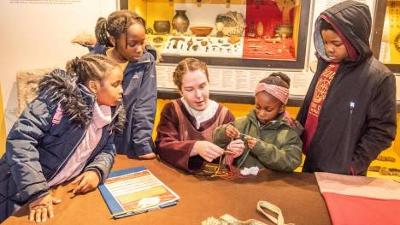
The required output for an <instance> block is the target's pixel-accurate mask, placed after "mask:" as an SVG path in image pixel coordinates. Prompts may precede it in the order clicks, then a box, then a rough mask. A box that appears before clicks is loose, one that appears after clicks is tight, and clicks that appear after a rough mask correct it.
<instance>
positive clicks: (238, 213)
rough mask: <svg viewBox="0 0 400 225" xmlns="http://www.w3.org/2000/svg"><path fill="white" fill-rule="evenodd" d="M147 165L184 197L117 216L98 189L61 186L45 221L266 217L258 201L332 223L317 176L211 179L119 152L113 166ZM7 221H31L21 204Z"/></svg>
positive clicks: (315, 223)
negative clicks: (52, 213) (84, 191)
mask: <svg viewBox="0 0 400 225" xmlns="http://www.w3.org/2000/svg"><path fill="white" fill-rule="evenodd" d="M136 166H145V167H147V168H149V169H150V170H151V171H152V172H153V173H154V175H156V176H157V177H158V178H159V179H160V180H162V181H163V182H164V183H165V184H167V185H168V186H169V187H170V188H171V189H172V190H174V191H175V192H176V193H177V194H178V195H179V196H180V198H181V200H180V201H179V202H178V204H177V205H176V206H173V207H169V208H165V209H162V210H155V211H151V212H148V213H144V214H139V215H135V216H129V217H125V218H122V219H118V220H114V219H112V218H111V214H110V212H109V211H108V208H107V206H106V204H105V202H104V201H103V199H102V197H101V195H100V192H99V191H98V190H96V191H93V192H91V193H88V194H86V195H82V196H76V197H74V198H71V196H72V194H71V193H69V192H68V190H70V189H71V188H72V187H71V185H70V184H67V185H65V186H61V187H58V188H56V189H55V190H54V195H55V196H57V197H60V198H61V199H62V203H60V204H59V205H57V206H55V217H54V218H53V219H51V220H49V221H47V222H46V223H44V224H68V225H69V224H74V225H79V224H96V225H99V224H127V225H128V224H129V225H132V224H140V225H145V224H151V225H157V224H172V225H179V224H182V225H191V224H193V225H194V224H201V221H203V220H204V219H206V218H207V217H210V216H214V217H219V216H221V215H223V214H231V215H233V216H235V217H236V218H238V219H241V220H247V219H250V218H253V219H258V220H262V221H264V222H265V223H267V224H272V223H271V222H270V221H267V220H266V219H265V218H264V217H263V216H262V215H261V214H260V213H258V212H257V211H256V204H257V202H258V201H259V200H267V201H269V202H271V203H273V204H275V205H277V206H279V207H280V208H281V209H282V211H283V215H284V218H285V222H286V223H289V222H292V223H295V224H296V225H310V224H312V225H330V224H331V222H330V219H329V214H328V211H327V208H326V206H325V203H324V200H323V198H322V196H321V195H320V193H319V190H318V186H317V184H316V180H315V177H314V175H313V174H306V173H293V174H286V173H277V172H272V171H263V172H262V173H261V174H259V176H257V177H252V178H244V179H237V180H223V179H213V180H207V179H204V178H198V177H195V176H193V175H188V174H185V173H183V172H182V171H178V170H175V169H173V168H171V167H169V166H168V165H165V164H164V163H162V162H159V161H157V160H151V161H138V160H132V159H128V158H126V157H125V156H117V157H116V162H115V165H114V167H113V169H114V170H117V169H124V168H131V167H136ZM3 224H4V225H11V224H15V225H16V224H18V225H23V224H33V223H31V222H29V221H28V217H27V209H26V207H25V208H22V209H21V210H20V211H19V212H17V213H16V214H15V215H14V216H12V217H10V218H8V219H7V220H6V221H5V222H4V223H3Z"/></svg>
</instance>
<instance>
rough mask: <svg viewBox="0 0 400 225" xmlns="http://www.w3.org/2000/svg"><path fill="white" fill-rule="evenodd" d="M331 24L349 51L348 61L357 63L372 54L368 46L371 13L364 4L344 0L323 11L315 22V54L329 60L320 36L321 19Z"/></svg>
mask: <svg viewBox="0 0 400 225" xmlns="http://www.w3.org/2000/svg"><path fill="white" fill-rule="evenodd" d="M322 20H325V21H327V22H328V23H330V24H331V25H332V27H333V28H334V29H335V31H336V33H338V35H339V36H340V37H341V38H342V41H343V42H344V44H345V46H346V49H347V51H348V53H349V61H350V62H352V63H356V64H357V63H358V62H361V61H363V60H364V59H366V58H368V57H370V56H371V55H372V51H371V49H370V47H369V37H370V32H371V23H372V19H371V13H370V10H369V8H368V6H367V5H366V4H363V3H360V2H357V1H345V2H342V3H339V4H336V5H334V6H332V7H331V8H328V9H326V10H325V11H323V12H322V13H321V14H320V15H319V17H318V18H317V20H316V22H315V32H314V45H315V49H316V51H317V56H319V57H321V58H322V59H324V60H325V61H327V62H329V58H328V56H327V55H326V53H325V49H324V42H323V40H322V36H321V29H320V27H321V21H322Z"/></svg>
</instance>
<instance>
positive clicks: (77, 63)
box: [66, 54, 118, 84]
mask: <svg viewBox="0 0 400 225" xmlns="http://www.w3.org/2000/svg"><path fill="white" fill-rule="evenodd" d="M116 66H118V64H117V63H116V62H114V61H113V60H111V59H109V58H108V57H107V56H105V55H99V54H86V55H84V56H82V57H81V58H78V57H76V58H75V59H72V60H70V61H69V62H67V65H66V70H67V73H68V74H75V75H76V76H77V78H78V79H77V83H82V84H86V83H87V82H88V81H90V80H98V81H101V80H102V79H103V77H104V74H105V73H106V72H107V71H108V70H111V69H113V68H114V67H116Z"/></svg>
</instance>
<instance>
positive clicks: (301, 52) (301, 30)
mask: <svg viewBox="0 0 400 225" xmlns="http://www.w3.org/2000/svg"><path fill="white" fill-rule="evenodd" d="M143 1H145V0H143ZM160 1H170V2H173V0H160ZM196 1H197V2H199V3H201V0H196ZM226 2H228V3H229V2H230V0H226ZM120 8H121V9H129V0H120ZM299 10H300V16H299V22H298V26H299V27H298V33H297V35H298V36H297V46H296V49H295V52H296V56H295V59H288V60H282V59H253V58H229V57H208V56H201V55H196V54H193V55H190V57H196V58H199V59H201V60H203V61H205V62H206V63H207V64H208V65H215V66H235V67H252V68H265V69H282V68H285V69H296V70H303V69H304V68H305V63H306V55H307V49H308V46H307V44H308V42H309V40H308V34H309V21H310V14H311V11H310V10H311V0H302V1H301V7H300V9H299ZM145 19H146V18H145ZM185 57H189V56H187V55H184V56H183V55H162V58H161V60H160V62H161V63H163V62H165V63H178V62H179V61H180V60H182V59H183V58H185Z"/></svg>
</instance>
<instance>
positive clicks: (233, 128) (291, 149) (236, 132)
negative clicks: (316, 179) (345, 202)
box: [213, 72, 303, 172]
mask: <svg viewBox="0 0 400 225" xmlns="http://www.w3.org/2000/svg"><path fill="white" fill-rule="evenodd" d="M289 86H290V78H289V77H288V76H287V75H286V74H284V73H280V72H279V73H272V74H271V75H269V76H268V77H267V78H264V79H263V80H261V81H260V82H259V83H258V84H257V86H256V89H255V93H254V94H255V108H254V109H253V110H251V111H250V113H249V114H248V115H247V116H246V117H243V118H239V119H237V120H235V121H234V122H233V123H230V124H226V125H222V126H220V127H218V128H217V129H216V130H215V131H214V135H213V139H214V143H215V144H217V145H218V146H220V147H222V148H226V147H227V146H228V145H229V144H230V143H231V142H232V141H233V140H235V139H239V138H240V139H242V140H243V141H244V142H245V148H244V151H243V153H242V154H241V155H239V156H237V158H235V159H234V160H233V165H234V166H236V167H238V168H241V169H242V168H251V167H258V168H259V169H261V168H269V169H273V170H277V171H286V172H291V171H293V170H294V169H295V168H296V167H298V166H299V165H300V163H301V148H302V145H303V143H302V141H301V139H300V136H299V135H300V134H299V133H298V130H299V129H298V128H299V127H297V128H296V129H297V131H296V129H295V128H294V127H292V126H291V124H290V123H289V122H288V121H289V120H287V119H286V116H285V115H286V114H285V106H286V104H287V101H288V97H289ZM299 126H301V125H299Z"/></svg>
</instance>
